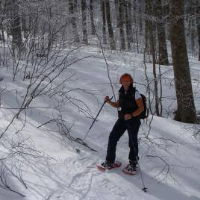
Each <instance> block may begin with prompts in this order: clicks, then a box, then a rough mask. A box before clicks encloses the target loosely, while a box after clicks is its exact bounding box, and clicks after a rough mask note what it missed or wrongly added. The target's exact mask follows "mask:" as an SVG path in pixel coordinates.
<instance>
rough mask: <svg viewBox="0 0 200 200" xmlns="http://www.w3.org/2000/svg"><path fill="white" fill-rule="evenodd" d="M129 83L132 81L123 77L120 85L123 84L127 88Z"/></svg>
mask: <svg viewBox="0 0 200 200" xmlns="http://www.w3.org/2000/svg"><path fill="white" fill-rule="evenodd" d="M131 83H132V81H131V80H130V79H129V78H125V79H123V80H122V85H123V87H124V89H125V90H127V89H128V88H129V86H130V85H131Z"/></svg>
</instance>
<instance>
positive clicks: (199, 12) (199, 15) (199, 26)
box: [196, 2, 200, 61]
mask: <svg viewBox="0 0 200 200" xmlns="http://www.w3.org/2000/svg"><path fill="white" fill-rule="evenodd" d="M196 12H197V15H196V16H197V17H196V22H197V36H198V44H199V61H200V3H199V2H197V11H196Z"/></svg>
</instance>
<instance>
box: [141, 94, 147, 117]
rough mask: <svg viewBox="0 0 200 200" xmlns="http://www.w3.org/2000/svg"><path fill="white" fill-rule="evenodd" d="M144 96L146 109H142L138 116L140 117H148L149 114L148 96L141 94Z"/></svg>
mask: <svg viewBox="0 0 200 200" xmlns="http://www.w3.org/2000/svg"><path fill="white" fill-rule="evenodd" d="M140 95H141V97H142V101H143V105H144V110H143V111H142V113H140V115H139V116H138V117H139V118H140V119H146V118H147V117H148V115H149V112H148V108H147V98H146V96H145V95H143V94H140Z"/></svg>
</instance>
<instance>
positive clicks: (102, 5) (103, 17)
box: [101, 0, 107, 44]
mask: <svg viewBox="0 0 200 200" xmlns="http://www.w3.org/2000/svg"><path fill="white" fill-rule="evenodd" d="M105 6H106V5H105V1H104V0H102V1H101V13H102V22H103V26H102V32H103V44H107V39H106V10H105V9H106V7H105Z"/></svg>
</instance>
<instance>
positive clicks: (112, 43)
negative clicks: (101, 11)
mask: <svg viewBox="0 0 200 200" xmlns="http://www.w3.org/2000/svg"><path fill="white" fill-rule="evenodd" d="M105 3H106V19H107V26H108V34H109V42H110V48H111V49H112V50H115V49H116V46H115V38H114V32H113V27H112V21H111V15H110V1H109V0H105Z"/></svg>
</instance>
